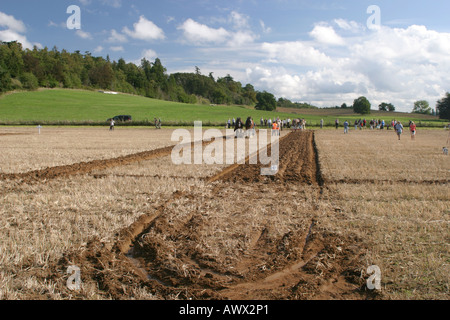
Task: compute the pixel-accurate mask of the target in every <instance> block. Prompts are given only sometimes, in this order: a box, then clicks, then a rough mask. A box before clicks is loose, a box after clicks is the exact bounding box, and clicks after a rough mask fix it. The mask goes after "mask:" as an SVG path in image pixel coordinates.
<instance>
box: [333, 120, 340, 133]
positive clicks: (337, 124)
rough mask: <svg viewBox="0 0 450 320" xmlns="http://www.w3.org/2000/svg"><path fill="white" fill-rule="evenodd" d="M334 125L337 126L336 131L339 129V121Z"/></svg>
mask: <svg viewBox="0 0 450 320" xmlns="http://www.w3.org/2000/svg"><path fill="white" fill-rule="evenodd" d="M334 124H335V126H336V130H337V129H338V128H339V119H336V120H335V121H334Z"/></svg>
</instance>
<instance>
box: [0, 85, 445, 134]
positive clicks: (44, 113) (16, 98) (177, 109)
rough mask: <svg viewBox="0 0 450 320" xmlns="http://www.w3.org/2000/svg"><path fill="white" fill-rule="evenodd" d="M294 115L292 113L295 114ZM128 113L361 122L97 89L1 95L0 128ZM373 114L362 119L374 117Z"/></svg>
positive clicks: (326, 112)
mask: <svg viewBox="0 0 450 320" xmlns="http://www.w3.org/2000/svg"><path fill="white" fill-rule="evenodd" d="M293 113H296V114H293ZM122 114H124V115H131V116H132V117H133V124H134V125H146V124H152V123H153V119H154V118H155V117H156V118H161V120H162V122H163V124H165V125H192V124H193V122H194V121H202V122H203V123H204V124H206V125H225V123H226V121H227V120H228V119H229V118H233V117H235V118H237V117H242V118H247V117H248V116H251V117H253V119H254V120H255V122H256V123H258V124H259V119H261V117H263V118H269V117H271V118H275V117H280V118H282V119H287V118H291V119H293V118H296V117H300V118H305V119H307V121H308V124H309V125H310V126H311V125H318V124H319V122H320V119H324V121H325V124H329V125H331V124H333V123H334V120H335V119H336V118H339V119H340V121H341V123H343V122H344V121H345V120H349V121H350V122H352V121H354V119H359V118H361V116H360V115H358V114H353V113H352V111H348V110H339V109H338V110H333V109H320V110H310V109H304V110H303V109H302V110H298V109H283V110H278V111H276V112H268V111H258V110H254V109H252V108H245V107H240V106H209V105H208V106H205V105H191V104H182V103H174V102H169V101H162V100H155V99H149V98H145V97H141V96H132V95H127V94H118V95H109V94H104V93H100V92H96V91H83V90H64V89H52V90H48V89H42V90H38V91H31V92H17V93H8V94H5V95H3V96H1V97H0V125H36V124H42V125H52V124H54V125H103V124H106V119H108V118H111V117H114V116H116V115H122ZM379 116H380V114H379V113H376V112H374V114H372V115H368V116H366V119H371V118H372V117H373V118H378V117H379ZM383 116H386V117H384V120H386V121H390V120H392V119H399V120H401V121H404V122H406V121H409V120H415V121H416V122H421V123H422V125H425V126H436V127H443V126H444V124H445V122H443V121H439V120H438V119H437V117H429V116H428V117H423V116H421V115H415V114H414V115H412V114H403V113H389V114H385V115H383Z"/></svg>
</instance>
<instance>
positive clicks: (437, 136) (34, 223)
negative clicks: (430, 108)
mask: <svg viewBox="0 0 450 320" xmlns="http://www.w3.org/2000/svg"><path fill="white" fill-rule="evenodd" d="M447 134H448V133H447V132H445V131H443V130H442V131H441V130H427V131H422V132H419V134H418V136H417V138H416V140H415V141H411V140H410V139H409V137H407V136H404V137H402V140H401V141H398V140H397V138H396V136H395V134H394V133H393V132H392V131H391V132H387V131H384V132H380V131H369V130H367V131H351V132H350V134H349V135H344V134H343V132H341V130H339V131H335V130H324V131H315V132H313V131H298V132H290V131H283V133H282V136H281V140H280V165H279V172H278V174H277V175H275V176H273V177H270V176H269V177H264V176H261V175H260V174H259V169H260V166H258V165H250V164H246V165H232V166H227V165H206V164H203V165H188V164H184V165H175V164H173V163H172V159H171V151H172V146H174V145H175V144H176V142H173V141H171V135H172V130H149V129H131V128H130V129H116V130H115V131H114V132H109V131H108V130H107V129H106V130H105V129H101V128H100V129H99V128H96V129H91V128H46V129H45V130H43V131H42V132H41V135H38V134H37V130H36V129H34V128H1V129H0V149H1V152H0V159H1V165H0V168H1V172H0V198H1V200H0V201H1V203H2V206H1V207H0V226H1V227H0V228H1V231H0V266H1V267H0V299H13V300H15V299H152V300H161V299H200V300H202V299H283V300H286V299H288V300H296V299H337V300H341V299H355V300H356V299H448V298H449V276H448V275H449V274H450V273H449V271H450V270H449V258H450V256H449V250H448V249H449V248H448V246H449V232H448V231H449V225H448V223H449V213H450V211H449V208H450V206H449V201H450V197H449V194H450V192H449V191H450V188H449V182H450V158H448V156H447V157H446V156H444V155H443V154H442V151H441V150H442V147H443V146H444V145H445V143H446V139H447ZM224 135H225V132H223V136H224ZM269 135H270V133H269ZM223 136H220V137H219V138H218V141H220V139H222V138H223ZM249 142H250V140H249V139H247V140H246V143H247V145H248V143H249ZM223 143H225V140H224V142H223ZM204 147H205V148H206V147H207V146H206V144H205V146H204ZM246 150H247V151H248V150H249V148H246ZM372 265H377V266H378V267H379V268H380V271H381V286H382V287H381V290H370V289H369V288H367V279H368V278H369V276H370V275H369V274H367V268H368V267H369V266H372ZM70 266H77V267H78V268H79V269H80V280H81V287H80V288H79V289H78V290H70V289H69V288H68V286H67V280H68V279H69V276H70V274H68V273H67V270H68V268H69V267H70Z"/></svg>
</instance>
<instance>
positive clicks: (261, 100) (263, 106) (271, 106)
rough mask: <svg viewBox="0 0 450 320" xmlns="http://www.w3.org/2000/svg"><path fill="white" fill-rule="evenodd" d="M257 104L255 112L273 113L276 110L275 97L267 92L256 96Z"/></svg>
mask: <svg viewBox="0 0 450 320" xmlns="http://www.w3.org/2000/svg"><path fill="white" fill-rule="evenodd" d="M256 100H257V102H258V103H257V104H256V106H255V109H256V110H266V111H274V110H276V108H277V100H276V99H275V96H274V95H273V94H271V93H269V92H267V91H263V92H258V93H257V94H256Z"/></svg>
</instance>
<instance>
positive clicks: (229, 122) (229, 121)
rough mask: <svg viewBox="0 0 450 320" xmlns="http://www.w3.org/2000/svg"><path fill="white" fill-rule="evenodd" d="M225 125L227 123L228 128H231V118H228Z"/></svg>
mask: <svg viewBox="0 0 450 320" xmlns="http://www.w3.org/2000/svg"><path fill="white" fill-rule="evenodd" d="M227 125H228V129H231V120H230V119H228V122H227Z"/></svg>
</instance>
